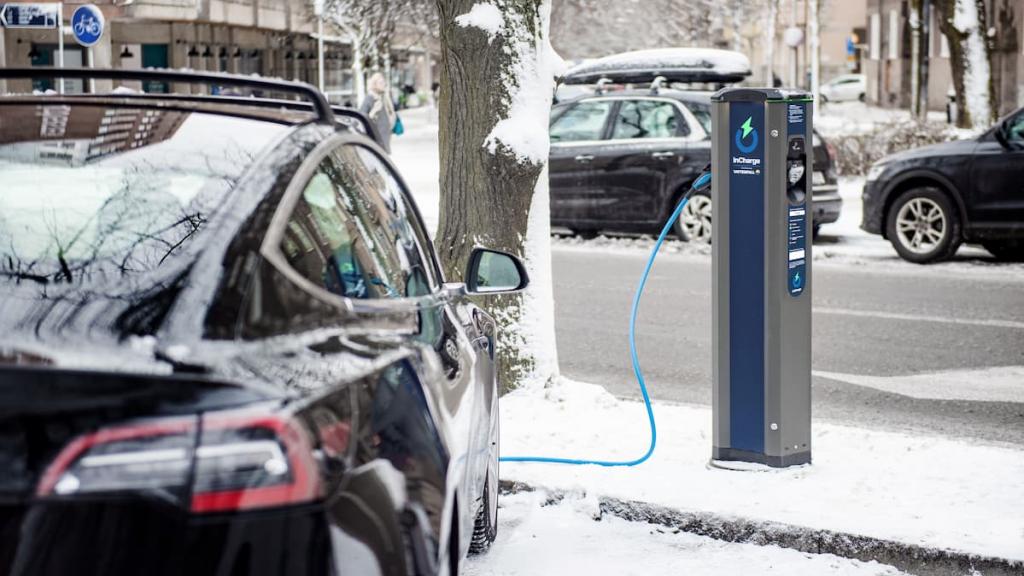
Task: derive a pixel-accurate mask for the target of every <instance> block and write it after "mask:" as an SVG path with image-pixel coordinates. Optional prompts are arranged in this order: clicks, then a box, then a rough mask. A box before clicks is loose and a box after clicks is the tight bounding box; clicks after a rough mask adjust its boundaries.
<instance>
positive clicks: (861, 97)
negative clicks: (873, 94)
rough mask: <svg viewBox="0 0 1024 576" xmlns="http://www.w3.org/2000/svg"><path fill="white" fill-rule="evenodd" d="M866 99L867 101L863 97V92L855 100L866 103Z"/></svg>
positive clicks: (865, 97)
mask: <svg viewBox="0 0 1024 576" xmlns="http://www.w3.org/2000/svg"><path fill="white" fill-rule="evenodd" d="M867 99H868V98H867V96H865V95H864V93H863V92H862V93H861V94H860V95H859V96H857V100H859V101H861V102H866V101H867Z"/></svg>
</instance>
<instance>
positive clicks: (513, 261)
mask: <svg viewBox="0 0 1024 576" xmlns="http://www.w3.org/2000/svg"><path fill="white" fill-rule="evenodd" d="M529 283H530V279H529V277H528V276H527V274H526V266H524V265H523V263H522V261H520V260H519V258H516V257H515V256H513V255H511V254H507V253H505V252H498V251H497V250H489V249H487V248H474V249H473V253H472V254H470V256H469V269H468V270H467V272H466V291H467V292H468V293H469V294H471V295H472V294H509V293H512V292H518V291H520V290H522V289H524V288H526V286H527V285H529Z"/></svg>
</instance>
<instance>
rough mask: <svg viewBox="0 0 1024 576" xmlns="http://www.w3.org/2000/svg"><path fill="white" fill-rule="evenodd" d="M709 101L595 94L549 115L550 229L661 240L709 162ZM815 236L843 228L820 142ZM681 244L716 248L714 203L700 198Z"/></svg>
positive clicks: (683, 222) (680, 232)
mask: <svg viewBox="0 0 1024 576" xmlns="http://www.w3.org/2000/svg"><path fill="white" fill-rule="evenodd" d="M710 134H711V94H710V93H708V92H694V91H680V90H670V89H661V90H625V91H617V92H605V93H602V92H595V93H592V94H587V95H584V96H580V97H577V98H574V99H572V100H569V101H566V102H562V103H559V104H558V105H556V106H555V107H554V109H553V111H552V114H551V125H550V136H551V154H550V168H549V170H550V176H549V178H550V184H551V224H552V225H554V226H560V227H565V228H569V229H570V230H572V231H573V232H574V233H577V234H580V235H583V236H588V235H593V234H595V233H596V232H597V231H598V230H619V231H627V232H657V231H658V230H660V229H661V227H662V226H664V224H665V221H666V220H667V219H668V217H669V216H670V215H671V213H672V210H673V209H674V208H675V206H676V204H677V202H678V201H679V199H680V197H681V196H682V195H683V194H684V193H685V192H686V190H687V189H689V186H690V183H691V182H693V180H694V179H695V178H697V177H698V176H700V174H701V172H702V170H703V169H704V167H705V166H707V164H708V162H710V161H711V140H710ZM813 179H814V180H813V198H812V201H813V209H814V232H815V233H817V231H818V229H819V228H820V227H821V225H823V224H829V223H831V222H835V221H836V220H838V219H839V212H840V209H841V208H842V199H841V198H840V197H839V190H838V186H837V184H836V173H835V169H834V158H833V153H832V151H831V150H830V147H829V146H828V145H827V144H826V143H825V142H824V141H823V140H822V139H821V138H820V137H818V135H817V134H815V138H814V173H813ZM676 234H677V236H679V237H680V238H682V239H684V240H694V241H699V242H710V241H711V196H710V195H709V194H708V193H706V192H704V193H697V194H695V195H694V196H693V197H692V198H691V199H690V202H689V203H688V204H687V205H686V207H685V208H684V209H683V213H682V215H681V216H680V218H679V220H678V221H677V223H676Z"/></svg>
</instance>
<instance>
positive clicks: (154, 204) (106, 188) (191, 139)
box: [0, 105, 288, 284]
mask: <svg viewBox="0 0 1024 576" xmlns="http://www.w3.org/2000/svg"><path fill="white" fill-rule="evenodd" d="M287 129H288V127H287V126H284V125H279V124H275V123H270V122H263V121H256V120H249V119H243V118H235V117H228V116H220V115H213V114H204V113H198V112H181V111H169V110H152V109H135V108H107V107H96V106H54V105H38V106H0V182H2V183H3V185H2V186H0V278H2V277H8V278H14V279H17V280H19V281H23V280H27V281H35V282H39V283H42V284H50V283H74V284H78V283H83V282H90V281H101V280H110V279H112V278H113V279H130V278H132V277H138V276H141V275H145V274H147V273H150V272H152V271H153V270H155V269H156V268H158V267H161V266H168V265H170V264H171V263H173V262H175V260H176V259H177V258H178V256H179V255H181V254H183V253H185V252H186V251H187V249H188V246H189V244H190V243H191V242H192V241H193V239H194V238H195V237H196V236H197V235H198V234H199V233H200V232H201V231H202V230H203V229H204V228H205V227H206V225H207V223H208V222H209V221H210V220H211V217H212V216H213V215H214V214H216V213H217V212H218V210H220V209H221V208H222V205H223V203H224V200H225V198H226V196H227V193H228V192H229V191H230V190H231V189H232V188H233V187H234V186H235V185H236V183H237V182H238V180H239V179H240V178H241V177H242V175H243V174H244V173H245V172H246V170H247V168H248V167H249V166H250V165H251V164H252V163H253V161H254V160H255V158H256V157H257V156H258V155H259V154H260V153H261V151H262V150H263V149H264V148H266V147H267V146H268V145H269V144H270V143H271V142H273V141H275V140H276V139H277V138H278V137H279V136H281V135H282V134H283V133H284V132H285V131H286V130H287Z"/></svg>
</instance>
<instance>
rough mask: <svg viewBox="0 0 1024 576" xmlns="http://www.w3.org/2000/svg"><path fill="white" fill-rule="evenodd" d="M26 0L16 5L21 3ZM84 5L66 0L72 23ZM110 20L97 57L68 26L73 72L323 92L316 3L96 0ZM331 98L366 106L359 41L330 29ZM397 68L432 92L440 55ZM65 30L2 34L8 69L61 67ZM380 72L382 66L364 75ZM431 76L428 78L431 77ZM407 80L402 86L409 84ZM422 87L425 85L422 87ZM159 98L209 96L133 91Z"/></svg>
mask: <svg viewBox="0 0 1024 576" xmlns="http://www.w3.org/2000/svg"><path fill="white" fill-rule="evenodd" d="M17 1H18V0H14V3H17ZM85 3H87V2H86V1H84V0H66V1H65V2H64V4H63V7H64V8H63V12H64V14H63V16H64V21H65V23H67V22H69V21H70V18H71V15H72V13H73V12H74V10H75V8H77V6H78V5H79V4H85ZM88 3H92V4H94V5H96V6H98V7H99V8H100V9H101V10H102V11H103V14H104V16H105V19H106V30H105V31H104V34H103V37H102V38H101V40H100V42H99V43H98V44H96V45H95V46H93V47H92V48H84V47H82V46H79V45H78V44H77V43H76V42H75V41H74V39H73V37H72V36H71V34H70V29H69V28H68V27H67V26H65V39H64V63H65V65H66V66H83V65H84V66H87V65H90V63H91V64H92V65H94V66H96V67H114V68H179V69H181V68H185V69H193V70H200V71H215V72H230V73H238V74H258V75H261V76H268V77H276V78H284V79H288V80H298V81H302V82H308V83H310V84H314V85H317V84H318V83H319V74H318V70H319V67H318V55H319V52H318V48H317V37H316V34H317V21H316V16H314V14H313V11H312V0H92V2H88ZM324 37H325V43H324V92H325V93H326V94H327V95H328V97H329V98H330V99H331V100H332V101H334V102H339V103H346V104H356V103H357V102H355V100H356V99H357V95H356V82H355V78H354V74H355V72H354V70H355V69H357V68H356V67H355V66H354V64H355V63H354V62H353V53H354V50H353V46H352V41H351V40H348V39H346V38H345V36H344V35H343V34H341V33H340V32H339V31H338V30H336V29H334V28H333V27H332V26H331V25H330V23H329V21H328V22H327V25H326V26H325V28H324ZM396 44H398V46H397V47H396V49H395V50H394V53H393V55H392V58H391V61H390V63H389V64H390V65H389V68H390V70H389V71H390V72H392V74H391V75H392V78H393V82H394V83H395V84H396V85H398V86H404V85H405V84H407V83H412V85H413V87H414V88H413V89H414V90H415V91H416V92H423V93H428V92H429V91H430V83H431V82H432V80H431V78H432V74H431V73H432V72H433V70H432V67H433V66H436V57H435V55H436V53H437V51H436V49H431V47H429V46H418V45H417V44H416V42H415V41H403V39H402V38H399V39H398V42H396ZM57 46H58V42H57V31H56V30H27V29H16V28H6V29H5V28H0V65H2V66H6V67H15V66H19V67H23V66H52V65H55V64H56V62H57V51H58V50H57ZM363 69H364V70H372V66H365V63H364V66H363ZM424 69H426V70H424ZM399 79H400V80H399ZM417 82H418V84H417ZM9 84H10V86H9V87H8V89H9V90H12V91H27V90H29V89H37V90H45V89H49V88H53V87H54V86H53V84H54V81H52V80H43V81H39V82H36V83H35V85H34V86H32V85H30V84H29V83H27V82H25V81H10V82H9ZM124 84H125V85H126V86H127V87H129V88H133V89H138V90H145V91H149V92H165V91H169V90H171V89H172V88H173V90H174V91H176V92H190V91H204V90H206V89H207V88H205V87H193V86H188V85H180V86H174V87H171V86H166V85H163V84H161V83H149V84H147V85H145V86H143V85H141V84H140V83H137V82H136V83H131V82H126V83H124ZM112 87H113V86H112V85H111V83H110V82H106V81H98V80H97V81H95V85H94V86H93V87H90V86H86V85H85V84H84V83H83V82H81V81H78V82H75V81H67V82H66V83H65V90H66V91H68V92H83V91H89V90H90V89H95V90H98V91H102V90H108V89H110V88H112Z"/></svg>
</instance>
